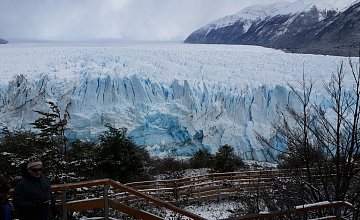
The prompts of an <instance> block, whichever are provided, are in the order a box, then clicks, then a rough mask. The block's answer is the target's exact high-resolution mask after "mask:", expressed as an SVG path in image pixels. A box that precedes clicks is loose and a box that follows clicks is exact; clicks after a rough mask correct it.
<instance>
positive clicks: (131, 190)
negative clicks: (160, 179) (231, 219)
mask: <svg viewBox="0 0 360 220" xmlns="http://www.w3.org/2000/svg"><path fill="white" fill-rule="evenodd" d="M110 182H111V184H110V185H111V186H112V187H114V188H117V189H122V190H124V191H126V192H129V193H131V194H133V195H136V196H139V197H141V198H144V199H146V200H147V201H150V202H153V203H155V204H157V205H159V206H162V207H165V208H167V209H169V210H171V211H173V212H176V213H179V214H182V215H184V216H187V217H189V218H192V219H199V220H205V218H203V217H201V216H198V215H196V214H194V213H191V212H188V211H186V210H183V209H180V208H179V207H176V206H174V205H171V204H169V203H166V202H163V201H161V200H159V199H156V198H154V197H152V196H148V195H146V194H144V193H142V192H139V191H137V190H134V189H132V188H130V187H128V186H125V185H123V184H121V183H119V182H116V181H113V180H111V181H110Z"/></svg>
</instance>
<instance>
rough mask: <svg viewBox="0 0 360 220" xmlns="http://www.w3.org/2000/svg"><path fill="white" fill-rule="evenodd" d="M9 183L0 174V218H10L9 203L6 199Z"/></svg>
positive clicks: (5, 219)
mask: <svg viewBox="0 0 360 220" xmlns="http://www.w3.org/2000/svg"><path fill="white" fill-rule="evenodd" d="M9 191H10V185H9V184H8V182H7V181H6V179H5V177H4V176H2V175H0V220H11V205H10V203H9V200H8V195H9Z"/></svg>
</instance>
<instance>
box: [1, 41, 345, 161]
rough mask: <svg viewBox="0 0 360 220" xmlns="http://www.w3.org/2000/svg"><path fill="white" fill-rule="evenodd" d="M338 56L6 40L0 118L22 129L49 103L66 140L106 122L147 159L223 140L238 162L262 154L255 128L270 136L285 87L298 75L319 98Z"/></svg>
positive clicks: (89, 134)
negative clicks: (65, 125) (122, 130)
mask: <svg viewBox="0 0 360 220" xmlns="http://www.w3.org/2000/svg"><path fill="white" fill-rule="evenodd" d="M341 60H342V58H341V57H335V56H316V55H298V54H286V53H284V52H282V51H279V50H273V49H268V48H262V47H256V46H243V45H228V46H226V47H224V46H221V45H188V44H122V45H95V46H94V45H82V46H81V45H80V46H79V45H77V46H73V45H68V44H45V43H42V44H24V43H23V44H7V45H2V48H1V50H0V123H1V125H2V126H4V127H8V128H9V129H10V130H13V129H22V128H23V129H29V128H31V125H30V123H31V122H34V121H35V120H36V119H37V118H39V117H40V116H39V115H38V114H37V113H36V112H34V110H38V111H49V106H48V105H47V104H46V102H48V101H52V102H54V103H57V105H58V106H59V107H60V109H61V112H62V113H64V112H68V113H69V116H70V118H69V129H68V131H67V135H68V137H70V138H79V139H88V138H94V139H95V138H96V137H97V135H98V134H99V132H101V131H103V130H105V129H106V128H105V125H107V124H110V125H112V126H115V127H126V128H128V131H129V134H130V135H131V136H132V137H133V138H134V140H135V142H136V143H137V144H138V145H142V146H146V147H147V148H148V149H149V150H150V152H151V153H152V154H155V155H161V154H173V155H191V154H192V153H194V152H196V151H197V150H198V149H199V148H201V147H204V148H207V149H209V150H211V151H212V152H213V153H214V152H216V151H217V148H218V147H219V146H221V145H224V144H230V145H231V146H233V147H234V148H235V149H236V150H237V151H238V153H239V154H240V155H241V156H242V157H243V158H244V159H252V160H261V161H265V160H271V157H270V156H269V154H268V152H267V149H265V148H263V147H262V146H261V145H260V143H258V141H257V140H256V137H255V132H261V133H264V135H270V134H271V123H272V122H275V121H276V120H277V117H278V116H277V111H278V110H279V109H281V108H284V107H286V106H293V107H296V106H297V100H296V98H295V96H294V94H292V92H290V90H289V89H288V88H287V83H290V84H292V85H294V86H297V85H298V80H300V78H301V73H302V72H303V71H305V73H308V74H310V75H311V76H312V77H311V78H312V79H313V81H314V82H315V85H314V88H317V92H319V94H321V93H322V92H321V89H320V88H322V86H323V82H324V80H323V79H328V78H329V76H330V74H332V73H335V72H336V70H337V67H338V65H339V64H340V61H341ZM318 97H321V95H318Z"/></svg>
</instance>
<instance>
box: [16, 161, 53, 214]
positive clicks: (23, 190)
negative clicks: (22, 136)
mask: <svg viewBox="0 0 360 220" xmlns="http://www.w3.org/2000/svg"><path fill="white" fill-rule="evenodd" d="M42 168H43V166H42V163H41V161H40V160H39V159H37V158H36V157H31V158H30V160H29V161H28V162H27V163H26V165H25V166H24V167H23V168H22V174H23V178H22V180H21V181H20V182H19V183H18V184H17V185H16V186H15V189H14V199H13V205H14V208H15V210H16V211H17V213H18V215H19V219H20V220H47V219H50V215H49V208H50V204H51V203H52V196H51V185H50V180H49V179H48V178H47V177H46V176H45V175H43V174H42Z"/></svg>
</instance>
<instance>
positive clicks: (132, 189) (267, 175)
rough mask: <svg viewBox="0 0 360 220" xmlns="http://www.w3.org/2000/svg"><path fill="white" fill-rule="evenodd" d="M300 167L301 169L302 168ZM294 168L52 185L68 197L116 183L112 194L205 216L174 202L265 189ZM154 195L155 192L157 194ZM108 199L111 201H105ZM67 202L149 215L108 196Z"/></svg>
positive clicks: (71, 207)
mask: <svg viewBox="0 0 360 220" xmlns="http://www.w3.org/2000/svg"><path fill="white" fill-rule="evenodd" d="M297 171H300V172H301V171H302V170H297ZM292 172H293V171H289V170H274V169H272V170H260V171H245V172H231V173H211V174H207V175H201V176H195V177H186V178H179V179H172V180H156V181H144V182H133V183H128V184H121V183H119V182H116V181H113V180H111V179H99V180H91V181H83V182H77V183H65V184H55V185H52V186H51V188H52V191H53V192H63V193H64V192H65V194H63V195H65V197H66V192H67V191H70V190H74V189H78V188H85V187H96V186H104V187H106V186H112V187H113V191H114V193H113V194H112V196H115V198H117V199H126V200H127V201H129V202H133V201H139V200H140V199H144V200H145V201H148V202H150V203H153V204H156V205H158V206H161V207H164V208H167V209H169V210H171V211H173V212H175V213H179V214H181V215H183V216H187V217H189V218H192V219H200V220H202V219H204V218H202V217H200V216H198V215H195V214H193V213H190V212H187V211H185V210H183V209H180V208H178V207H176V206H174V205H172V204H171V203H173V202H178V201H179V200H180V201H181V200H182V199H185V200H186V201H194V202H196V201H197V202H199V203H201V201H202V200H203V199H216V200H220V199H223V198H226V197H228V196H230V195H231V194H234V193H236V189H235V188H234V186H236V187H240V188H242V189H243V190H245V191H253V190H258V189H259V188H261V189H265V188H267V187H269V186H270V184H271V181H272V179H273V178H274V177H276V176H284V178H288V177H286V176H291V175H293V174H292ZM289 173H290V174H289ZM105 191H107V190H105ZM116 191H118V192H116ZM150 195H155V196H156V198H155V197H152V196H150ZM63 197H64V196H63ZM105 200H106V201H107V203H104V201H105ZM165 201H166V202H165ZM63 204H65V205H66V206H67V207H66V209H64V213H65V212H67V211H76V210H84V209H94V208H104V210H105V209H107V208H105V207H110V208H114V209H118V210H119V211H122V212H125V213H126V212H131V213H128V214H130V215H134V213H135V214H137V215H146V212H144V213H141V212H142V211H141V210H137V211H134V208H131V207H129V208H126V207H127V206H125V205H124V204H120V203H118V202H117V201H115V200H112V199H107V198H106V199H105V198H95V199H87V200H80V201H71V202H65V203H64V202H63ZM120 209H121V210H120ZM148 214H149V213H148ZM135 217H136V216H135ZM137 217H139V216H137ZM149 218H152V217H149ZM154 218H156V217H154Z"/></svg>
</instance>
